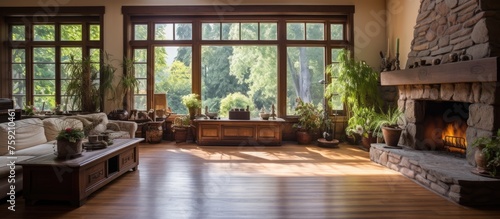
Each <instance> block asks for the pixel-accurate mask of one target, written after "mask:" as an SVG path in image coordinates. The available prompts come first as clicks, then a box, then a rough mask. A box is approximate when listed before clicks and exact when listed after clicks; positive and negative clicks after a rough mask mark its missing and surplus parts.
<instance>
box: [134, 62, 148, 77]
mask: <svg viewBox="0 0 500 219" xmlns="http://www.w3.org/2000/svg"><path fill="white" fill-rule="evenodd" d="M147 68H148V65H147V64H134V73H135V77H136V78H146V77H147V76H148V72H147Z"/></svg>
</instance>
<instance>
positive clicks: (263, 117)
mask: <svg viewBox="0 0 500 219" xmlns="http://www.w3.org/2000/svg"><path fill="white" fill-rule="evenodd" d="M259 115H260V118H262V119H263V120H269V116H270V114H269V113H259Z"/></svg>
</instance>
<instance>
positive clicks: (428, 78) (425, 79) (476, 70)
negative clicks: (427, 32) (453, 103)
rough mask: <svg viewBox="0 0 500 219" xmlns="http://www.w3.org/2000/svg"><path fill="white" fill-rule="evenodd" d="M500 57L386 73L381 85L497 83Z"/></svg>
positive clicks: (383, 75)
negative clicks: (499, 59) (499, 58)
mask: <svg viewBox="0 0 500 219" xmlns="http://www.w3.org/2000/svg"><path fill="white" fill-rule="evenodd" d="M497 64H498V57H491V58H484V59H477V60H471V61H463V62H454V63H446V64H442V65H434V66H424V67H418V68H412V69H405V70H398V71H386V72H382V73H381V75H380V82H381V85H383V86H384V85H411V84H448V83H465V82H496V81H497V80H498V65H497Z"/></svg>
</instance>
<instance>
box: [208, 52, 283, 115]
mask: <svg viewBox="0 0 500 219" xmlns="http://www.w3.org/2000/svg"><path fill="white" fill-rule="evenodd" d="M256 60H258V62H259V64H258V65H255V62H256ZM277 69H278V68H277V47H276V46H203V47H202V66H201V75H202V105H203V108H205V106H208V108H209V111H211V112H218V113H219V115H220V116H221V117H228V111H229V109H230V108H234V107H237V108H246V106H247V105H248V106H249V107H250V109H251V117H258V111H259V109H261V108H263V107H265V108H266V109H267V110H268V111H269V110H270V108H271V105H272V104H276V101H277V77H278V76H277V75H278V73H277V71H278V70H277Z"/></svg>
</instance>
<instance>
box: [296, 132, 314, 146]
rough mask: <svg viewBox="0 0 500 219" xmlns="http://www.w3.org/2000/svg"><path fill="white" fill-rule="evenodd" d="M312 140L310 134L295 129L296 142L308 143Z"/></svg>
mask: <svg viewBox="0 0 500 219" xmlns="http://www.w3.org/2000/svg"><path fill="white" fill-rule="evenodd" d="M311 141H312V137H311V134H309V133H308V132H305V131H297V142H298V143H299V144H310V143H311Z"/></svg>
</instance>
